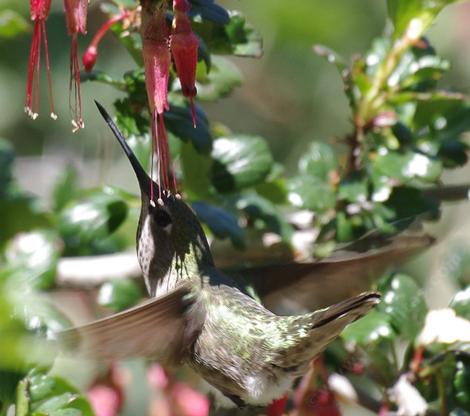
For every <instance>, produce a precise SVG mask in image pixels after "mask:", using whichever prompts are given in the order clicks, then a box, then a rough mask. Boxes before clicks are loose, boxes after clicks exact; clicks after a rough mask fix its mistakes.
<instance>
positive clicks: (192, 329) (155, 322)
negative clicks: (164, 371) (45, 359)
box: [57, 286, 202, 363]
mask: <svg viewBox="0 0 470 416" xmlns="http://www.w3.org/2000/svg"><path fill="white" fill-rule="evenodd" d="M195 301H196V299H195V297H194V296H191V294H190V290H189V289H188V288H187V287H186V286H181V287H179V288H177V289H176V290H174V291H173V292H171V293H169V294H168V295H165V296H162V297H158V298H155V299H152V300H150V301H149V302H147V303H144V304H142V305H139V306H136V307H135V308H132V309H128V310H126V311H123V312H120V313H117V314H114V315H111V316H109V317H106V318H103V319H99V320H97V321H94V322H91V323H89V324H86V325H82V326H78V327H74V328H70V329H67V330H65V331H62V332H59V333H58V334H57V337H58V339H59V342H60V343H61V345H62V346H63V347H64V349H71V348H72V349H77V350H78V353H79V354H80V355H83V356H85V357H88V358H93V359H122V358H126V357H131V356H141V357H151V358H153V359H155V360H158V361H160V362H162V363H175V362H178V361H180V359H181V357H182V355H183V354H184V352H185V349H186V348H188V347H189V346H190V345H191V341H192V339H193V338H194V336H195V335H196V333H197V332H198V331H199V329H200V327H201V325H202V319H201V314H199V313H195V311H194V308H196V306H197V303H196V302H195ZM189 309H191V311H189Z"/></svg>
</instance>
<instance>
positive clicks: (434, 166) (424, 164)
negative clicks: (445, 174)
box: [373, 151, 442, 183]
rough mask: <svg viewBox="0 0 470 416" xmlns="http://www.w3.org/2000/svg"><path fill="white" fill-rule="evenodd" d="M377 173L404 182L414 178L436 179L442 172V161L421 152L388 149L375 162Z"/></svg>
mask: <svg viewBox="0 0 470 416" xmlns="http://www.w3.org/2000/svg"><path fill="white" fill-rule="evenodd" d="M373 164H374V170H375V172H376V174H377V175H382V176H388V177H390V178H393V179H394V180H399V181H402V182H403V183H407V182H410V181H411V180H413V179H420V180H422V181H425V182H434V181H436V180H437V179H438V178H439V177H440V175H441V173H442V163H441V162H440V161H439V160H436V159H431V158H429V157H427V156H425V155H423V154H421V153H416V152H405V153H399V152H395V151H387V152H386V153H384V154H380V152H379V155H378V156H377V158H376V159H375V160H374V162H373Z"/></svg>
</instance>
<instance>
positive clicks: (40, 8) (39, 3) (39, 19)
mask: <svg viewBox="0 0 470 416" xmlns="http://www.w3.org/2000/svg"><path fill="white" fill-rule="evenodd" d="M50 8H51V0H31V2H30V12H31V20H32V21H33V22H34V30H33V39H32V42H31V49H30V52H29V65H28V80H27V83H26V100H25V112H26V113H27V114H28V115H29V116H30V117H31V118H32V119H36V117H37V116H38V100H39V72H40V71H39V70H40V61H41V40H43V44H44V54H45V58H46V71H47V82H48V89H49V102H50V109H51V112H50V114H51V117H52V118H53V119H54V120H55V119H56V118H57V115H56V114H55V111H54V99H53V96H52V81H51V65H50V63H49V47H48V43H47V35H46V19H47V16H48V15H49V10H50ZM33 107H34V109H33Z"/></svg>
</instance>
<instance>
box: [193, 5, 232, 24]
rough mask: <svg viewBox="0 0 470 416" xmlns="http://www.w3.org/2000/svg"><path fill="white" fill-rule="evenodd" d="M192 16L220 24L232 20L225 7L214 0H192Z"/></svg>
mask: <svg viewBox="0 0 470 416" xmlns="http://www.w3.org/2000/svg"><path fill="white" fill-rule="evenodd" d="M190 14H191V16H193V17H198V18H200V19H203V20H208V21H211V22H214V23H217V24H219V25H225V24H227V23H228V22H229V20H230V15H229V13H228V12H227V10H225V9H224V8H223V7H221V6H219V5H218V4H216V3H215V2H214V1H213V0H192V1H191V11H190Z"/></svg>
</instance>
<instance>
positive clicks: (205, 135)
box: [164, 104, 212, 154]
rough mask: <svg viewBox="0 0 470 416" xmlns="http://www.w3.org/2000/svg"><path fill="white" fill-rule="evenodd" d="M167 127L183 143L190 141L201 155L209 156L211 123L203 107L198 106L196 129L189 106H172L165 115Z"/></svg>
mask: <svg viewBox="0 0 470 416" xmlns="http://www.w3.org/2000/svg"><path fill="white" fill-rule="evenodd" d="M164 116H165V125H166V127H167V129H168V130H169V131H171V132H172V133H173V134H174V135H175V136H177V137H179V138H180V139H181V140H183V141H187V140H190V141H191V142H192V144H193V146H194V148H195V149H196V150H197V151H198V152H199V153H204V154H207V153H209V152H210V150H211V148H212V135H211V133H210V130H209V122H208V120H207V118H206V115H205V113H204V111H203V109H202V107H201V106H199V105H198V104H196V128H194V126H193V119H192V115H191V109H190V108H189V106H186V107H182V106H179V105H170V110H169V111H167V112H166V113H165V114H164Z"/></svg>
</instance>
